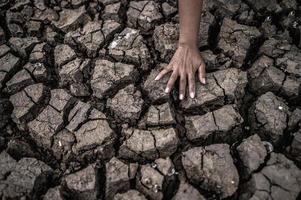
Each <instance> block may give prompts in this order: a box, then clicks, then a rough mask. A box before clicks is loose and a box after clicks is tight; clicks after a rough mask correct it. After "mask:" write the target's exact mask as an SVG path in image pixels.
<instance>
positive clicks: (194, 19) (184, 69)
mask: <svg viewBox="0 0 301 200" xmlns="http://www.w3.org/2000/svg"><path fill="white" fill-rule="evenodd" d="M202 4H203V0H179V14H180V38H179V43H178V49H177V51H176V52H175V54H174V56H173V57H172V59H171V61H170V63H169V65H168V66H167V67H166V68H165V69H163V70H162V71H161V72H160V73H159V74H158V76H157V77H156V80H159V79H161V78H162V77H163V76H164V75H165V74H167V73H168V72H172V74H171V76H170V79H169V81H168V83H167V87H166V89H165V92H167V93H168V92H170V91H171V89H172V88H173V86H174V84H175V82H176V80H177V79H178V77H180V96H179V98H180V100H182V99H184V97H185V92H186V91H185V90H186V85H187V82H188V85H189V94H190V97H191V98H194V97H195V73H196V71H198V78H199V80H200V81H201V82H202V83H203V84H205V83H206V80H205V63H204V61H203V59H202V57H201V55H200V53H199V50H198V42H199V41H198V38H199V37H198V34H199V28H200V27H199V26H200V18H201V10H202Z"/></svg>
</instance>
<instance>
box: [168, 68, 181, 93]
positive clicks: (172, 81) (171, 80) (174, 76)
mask: <svg viewBox="0 0 301 200" xmlns="http://www.w3.org/2000/svg"><path fill="white" fill-rule="evenodd" d="M177 78H178V73H177V72H176V71H173V72H172V74H171V76H170V78H169V80H168V82H167V86H166V89H165V92H166V93H169V92H170V90H171V89H172V88H173V86H174V84H175V82H176V80H177Z"/></svg>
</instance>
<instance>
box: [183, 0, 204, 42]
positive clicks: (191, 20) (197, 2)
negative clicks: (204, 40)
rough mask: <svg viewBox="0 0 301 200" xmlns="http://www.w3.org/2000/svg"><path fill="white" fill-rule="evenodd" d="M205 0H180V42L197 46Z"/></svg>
mask: <svg viewBox="0 0 301 200" xmlns="http://www.w3.org/2000/svg"><path fill="white" fill-rule="evenodd" d="M202 4H203V0H179V14H180V39H179V43H180V44H188V45H191V46H194V47H197V43H198V35H199V27H200V19H201V10H202Z"/></svg>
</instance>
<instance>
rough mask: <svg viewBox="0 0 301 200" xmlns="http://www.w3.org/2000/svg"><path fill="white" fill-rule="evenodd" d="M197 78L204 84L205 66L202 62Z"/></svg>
mask: <svg viewBox="0 0 301 200" xmlns="http://www.w3.org/2000/svg"><path fill="white" fill-rule="evenodd" d="M198 76H199V80H200V82H201V83H203V84H206V65H205V63H204V62H203V61H202V63H201V65H200V67H199V69H198Z"/></svg>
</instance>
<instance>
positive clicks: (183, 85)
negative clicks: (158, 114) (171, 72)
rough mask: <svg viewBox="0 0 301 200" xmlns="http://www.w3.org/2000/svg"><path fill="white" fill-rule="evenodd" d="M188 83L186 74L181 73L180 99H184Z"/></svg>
mask: <svg viewBox="0 0 301 200" xmlns="http://www.w3.org/2000/svg"><path fill="white" fill-rule="evenodd" d="M186 83H187V77H186V74H183V75H182V74H181V75H180V96H179V99H180V100H183V99H184V97H185V90H186Z"/></svg>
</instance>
